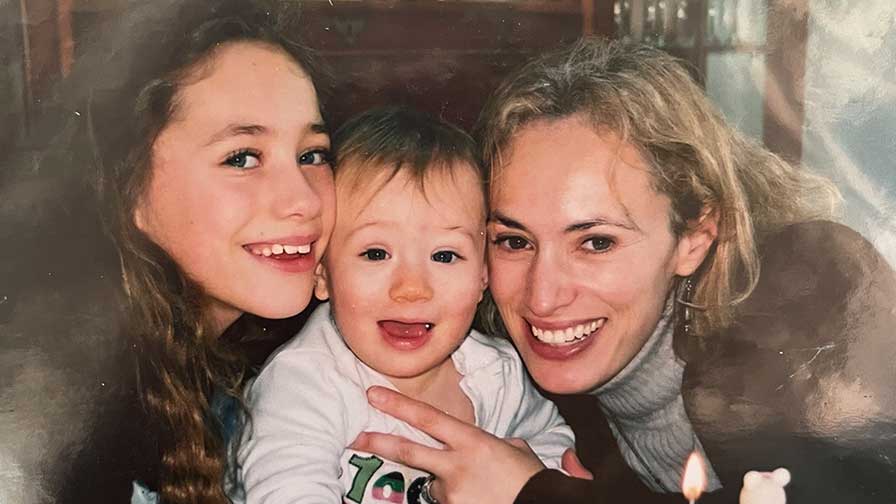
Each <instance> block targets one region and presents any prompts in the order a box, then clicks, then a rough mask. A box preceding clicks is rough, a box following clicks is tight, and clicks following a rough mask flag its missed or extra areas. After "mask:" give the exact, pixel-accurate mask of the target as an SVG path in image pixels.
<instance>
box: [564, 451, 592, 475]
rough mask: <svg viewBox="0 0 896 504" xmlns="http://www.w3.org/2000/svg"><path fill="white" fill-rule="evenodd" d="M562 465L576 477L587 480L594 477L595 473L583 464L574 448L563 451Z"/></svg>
mask: <svg viewBox="0 0 896 504" xmlns="http://www.w3.org/2000/svg"><path fill="white" fill-rule="evenodd" d="M560 466H561V467H563V470H564V471H566V472H567V473H569V475H570V476H572V477H574V478H579V479H587V480H592V479H594V474H592V473H591V471H589V470H588V469H586V468H585V466H583V465H582V462H581V461H580V460H579V457H578V455H576V451H575V450H573V449H572V448H569V449H567V450H566V451H565V452H563V457H561V458H560Z"/></svg>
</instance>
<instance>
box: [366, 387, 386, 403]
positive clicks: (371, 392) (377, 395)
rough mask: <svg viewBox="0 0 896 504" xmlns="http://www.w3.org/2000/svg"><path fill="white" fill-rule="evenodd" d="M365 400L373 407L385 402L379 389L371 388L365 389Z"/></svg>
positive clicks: (384, 397) (384, 396)
mask: <svg viewBox="0 0 896 504" xmlns="http://www.w3.org/2000/svg"><path fill="white" fill-rule="evenodd" d="M367 400H368V401H370V404H372V405H374V406H377V405H381V404H383V403H384V402H385V401H386V395H385V393H384V392H383V390H382V388H381V387H377V386H373V387H370V388H369V389H367Z"/></svg>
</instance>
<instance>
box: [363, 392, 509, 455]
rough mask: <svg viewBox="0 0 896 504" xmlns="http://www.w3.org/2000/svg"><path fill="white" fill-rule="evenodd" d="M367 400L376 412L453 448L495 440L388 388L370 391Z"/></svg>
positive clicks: (472, 427)
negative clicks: (397, 420) (400, 421)
mask: <svg viewBox="0 0 896 504" xmlns="http://www.w3.org/2000/svg"><path fill="white" fill-rule="evenodd" d="M367 399H368V400H369V401H370V404H371V405H372V406H373V407H375V408H376V409H378V410H380V411H382V412H383V413H386V414H388V415H390V416H393V417H395V418H397V419H399V420H403V421H404V422H407V423H409V424H411V425H413V426H414V427H416V428H418V429H420V430H421V431H423V432H425V433H427V434H429V435H430V436H432V437H433V438H435V439H437V440H439V441H441V442H442V443H444V444H446V445H448V446H450V447H458V446H463V445H467V444H470V443H478V442H482V441H483V436H487V437H489V438H491V437H493V436H492V435H490V434H488V433H486V432H485V431H483V430H481V429H479V428H478V427H476V426H473V425H470V424H468V423H466V422H463V421H461V420H458V419H457V418H454V417H453V416H451V415H448V414H447V413H444V412H442V411H439V410H438V409H436V408H433V407H432V406H430V405H428V404H426V403H422V402H420V401H415V400H414V399H411V398H409V397H407V396H404V395H402V394H400V393H398V392H395V391H394V390H389V389H387V388H385V387H379V386H374V387H370V388H369V389H367Z"/></svg>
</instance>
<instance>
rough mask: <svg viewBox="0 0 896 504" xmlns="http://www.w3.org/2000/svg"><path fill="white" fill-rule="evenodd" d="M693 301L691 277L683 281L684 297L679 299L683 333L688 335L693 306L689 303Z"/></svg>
mask: <svg viewBox="0 0 896 504" xmlns="http://www.w3.org/2000/svg"><path fill="white" fill-rule="evenodd" d="M693 299H694V282H693V280H691V277H687V278H685V279H684V295H683V296H682V297H681V304H683V305H684V333H685V334H686V335H690V333H691V321H692V319H693V317H694V313H693V309H694V308H693V306H692V305H691V301H692V300H693Z"/></svg>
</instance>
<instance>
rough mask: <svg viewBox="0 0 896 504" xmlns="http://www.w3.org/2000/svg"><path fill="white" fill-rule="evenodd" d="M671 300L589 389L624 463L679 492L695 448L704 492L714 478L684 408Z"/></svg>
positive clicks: (653, 484)
mask: <svg viewBox="0 0 896 504" xmlns="http://www.w3.org/2000/svg"><path fill="white" fill-rule="evenodd" d="M673 332H674V324H673V323H672V300H671V299H670V300H669V301H668V302H667V303H666V308H665V309H664V310H663V315H662V317H661V318H660V321H659V323H658V324H657V326H656V328H655V329H654V330H653V334H651V336H650V338H649V339H648V340H647V343H645V344H644V346H643V347H642V348H641V350H640V352H638V354H637V355H636V356H635V358H634V359H632V361H631V362H629V363H628V365H627V366H625V368H623V370H622V371H620V372H619V374H617V375H616V376H615V377H613V379H612V380H610V381H609V382H607V383H606V384H604V385H603V386H601V387H599V388H598V389H597V390H595V391H594V392H592V393H593V394H595V395H596V396H597V399H598V402H599V403H600V406H601V409H602V410H603V412H604V414H605V415H606V417H607V420H608V421H609V423H610V429H611V430H612V432H613V436H615V437H616V442H617V443H618V444H619V448H620V451H621V452H622V456H623V457H624V458H625V461H626V463H628V465H629V466H630V467H631V468H632V469H634V470H635V471H636V472H637V473H638V476H639V477H640V478H641V480H642V481H644V483H645V484H647V486H648V487H650V488H651V489H652V490H653V491H655V492H663V491H665V492H680V491H681V478H682V472H683V471H684V464H685V461H686V460H687V458H688V456H689V455H690V453H691V452H692V451H694V450H696V451H698V452H699V453H700V455H702V456H703V460H704V461H706V468H707V481H708V484H707V491H712V490H716V489H719V488H721V486H722V485H721V482H720V481H719V477H718V476H717V475H716V473H715V471H714V470H713V468H712V465H711V464H710V461H709V459H708V458H707V457H706V453H704V451H703V446H702V445H701V444H700V441H699V440H698V439H697V436H696V435H695V434H694V429H693V427H692V426H691V421H690V419H689V418H688V416H687V413H686V412H685V409H684V401H683V399H682V397H681V383H682V376H683V375H684V363H683V362H682V361H681V360H680V359H678V357H677V356H676V355H675V352H674V350H673V348H672V336H673Z"/></svg>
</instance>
